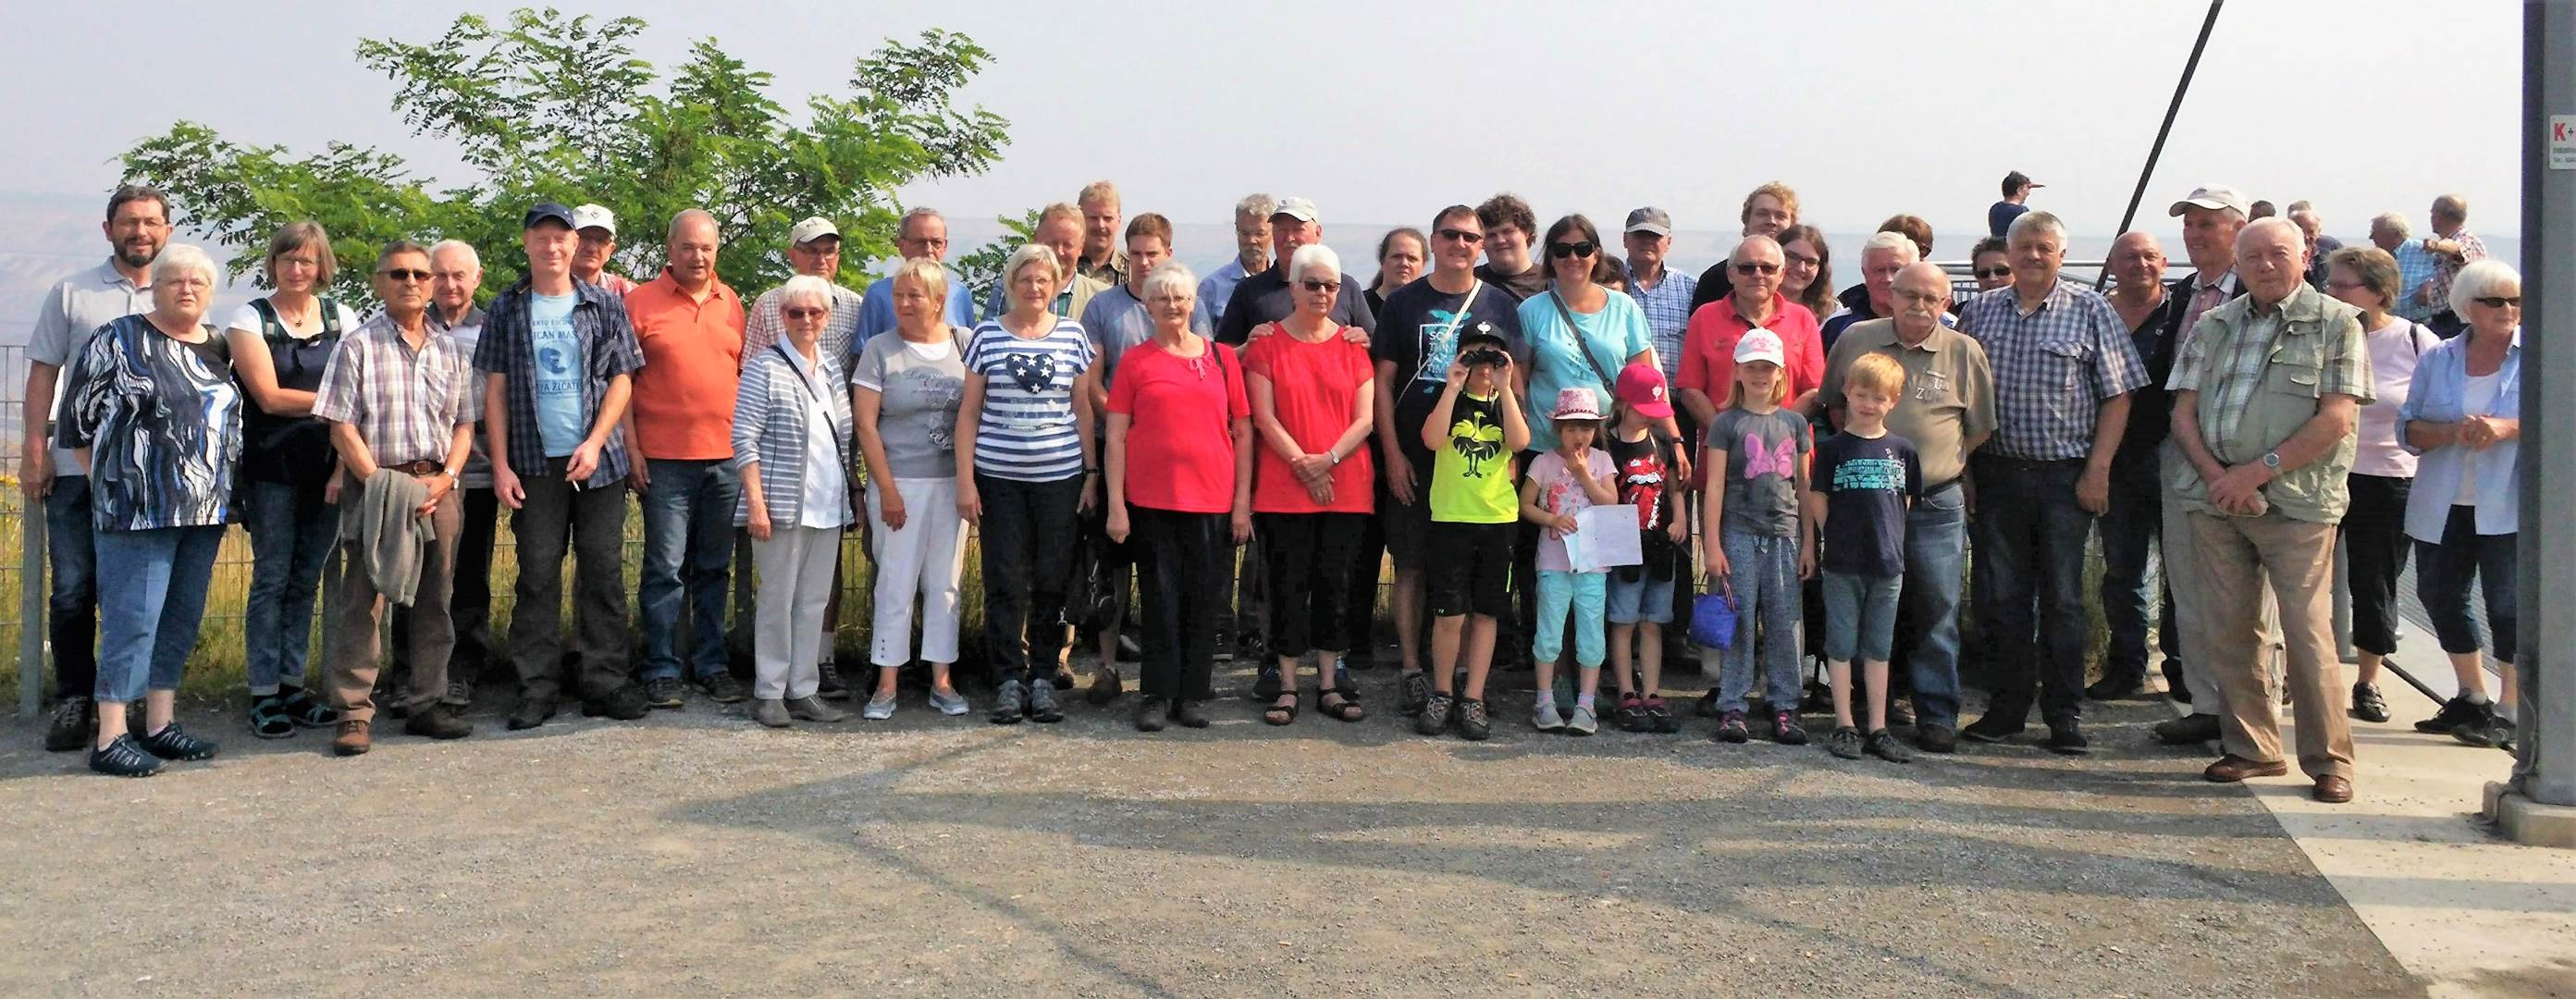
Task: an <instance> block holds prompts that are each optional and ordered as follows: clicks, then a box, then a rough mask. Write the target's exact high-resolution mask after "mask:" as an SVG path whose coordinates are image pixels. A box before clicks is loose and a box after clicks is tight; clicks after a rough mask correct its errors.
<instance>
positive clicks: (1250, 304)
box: [1216, 197, 1377, 346]
mask: <svg viewBox="0 0 2576 999" xmlns="http://www.w3.org/2000/svg"><path fill="white" fill-rule="evenodd" d="M1323 241H1324V224H1323V222H1322V220H1321V218H1320V216H1318V215H1316V214H1315V203H1314V202H1312V201H1308V200H1306V199H1304V198H1296V197H1289V198H1281V199H1279V207H1278V208H1276V209H1274V210H1272V211H1271V213H1270V269H1269V270H1266V271H1262V272H1261V273H1259V274H1255V275H1252V276H1250V277H1247V278H1244V279H1243V280H1242V282H1240V283H1238V284H1236V285H1235V286H1234V292H1233V294H1232V296H1231V298H1230V299H1229V300H1228V301H1227V302H1226V306H1225V310H1224V313H1223V317H1222V318H1220V319H1218V320H1217V321H1216V342H1218V343H1222V344H1227V345H1230V346H1241V345H1242V344H1243V343H1244V341H1246V340H1249V339H1251V338H1252V330H1253V328H1254V327H1257V326H1260V325H1261V324H1263V323H1270V322H1277V321H1279V320H1281V319H1286V318H1288V314H1289V313H1292V312H1295V311H1297V303H1296V300H1295V298H1294V297H1293V296H1292V295H1291V294H1290V293H1289V287H1288V286H1289V281H1288V258H1289V257H1291V256H1294V255H1296V253H1297V248H1298V247H1301V246H1305V245H1307V244H1309V243H1320V242H1323ZM1360 291H1361V285H1360V282H1359V280H1358V279H1357V278H1353V277H1351V276H1350V275H1348V274H1345V275H1342V287H1341V290H1339V291H1337V292H1335V293H1334V295H1333V311H1332V315H1331V318H1332V320H1333V321H1334V322H1336V323H1340V324H1341V325H1343V326H1357V327H1359V328H1360V329H1362V330H1364V331H1368V332H1375V331H1376V330H1377V317H1376V316H1375V315H1372V314H1371V313H1370V312H1369V307H1368V301H1367V300H1366V299H1364V298H1361V297H1360Z"/></svg>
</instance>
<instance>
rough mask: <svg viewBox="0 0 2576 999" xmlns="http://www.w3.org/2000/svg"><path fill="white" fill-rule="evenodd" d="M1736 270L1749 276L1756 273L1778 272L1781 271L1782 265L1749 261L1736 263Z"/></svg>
mask: <svg viewBox="0 0 2576 999" xmlns="http://www.w3.org/2000/svg"><path fill="white" fill-rule="evenodd" d="M1735 272H1736V273H1738V274H1743V275H1746V276H1748V277H1749V276H1751V275H1755V274H1778V273H1780V265H1778V264H1763V263H1753V262H1750V261H1748V262H1745V263H1741V264H1737V265H1735Z"/></svg>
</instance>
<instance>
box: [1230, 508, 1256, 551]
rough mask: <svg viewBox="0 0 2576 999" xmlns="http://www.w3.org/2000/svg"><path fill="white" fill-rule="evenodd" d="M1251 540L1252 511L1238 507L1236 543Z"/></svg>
mask: <svg viewBox="0 0 2576 999" xmlns="http://www.w3.org/2000/svg"><path fill="white" fill-rule="evenodd" d="M1251 540H1252V511H1250V510H1242V509H1238V510H1236V511H1234V543H1235V544H1238V545H1240V544H1244V543H1247V542H1249V541H1251Z"/></svg>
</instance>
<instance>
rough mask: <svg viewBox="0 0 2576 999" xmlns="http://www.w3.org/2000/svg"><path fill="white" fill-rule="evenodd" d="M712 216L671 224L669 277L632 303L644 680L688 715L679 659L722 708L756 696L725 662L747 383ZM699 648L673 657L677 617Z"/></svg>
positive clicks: (657, 699)
mask: <svg viewBox="0 0 2576 999" xmlns="http://www.w3.org/2000/svg"><path fill="white" fill-rule="evenodd" d="M720 238H721V237H720V235H719V234H718V232H717V230H716V217H715V216H714V215H712V214H710V213H708V212H707V211H705V210H704V209H698V208H690V209H685V210H683V211H681V212H680V213H679V214H677V215H674V216H672V217H671V228H670V234H669V237H668V239H667V241H666V244H665V249H666V251H667V252H666V254H665V256H664V259H665V261H666V263H665V264H664V265H663V268H662V273H661V274H660V275H659V276H656V277H655V278H654V279H653V280H651V281H649V282H646V283H645V284H644V285H642V286H641V287H638V288H636V289H635V290H634V291H633V292H630V293H628V294H627V296H626V315H627V317H628V321H630V322H631V323H633V324H634V327H635V344H636V348H637V349H638V350H641V351H642V352H643V354H644V367H643V369H642V370H640V371H637V372H636V373H635V402H634V405H632V406H631V407H629V408H628V409H627V413H626V421H627V422H626V427H627V436H628V438H629V439H631V440H633V441H634V442H635V451H636V454H637V456H638V457H639V458H640V459H642V460H640V461H637V462H636V463H635V470H634V474H633V475H632V476H631V478H630V479H629V482H630V483H631V484H632V485H633V486H634V487H635V492H636V496H637V498H638V499H639V500H640V501H641V502H640V503H639V506H640V508H641V510H642V512H643V515H644V564H643V566H642V571H640V572H639V573H637V577H638V578H637V585H636V593H635V603H636V610H637V614H638V616H639V617H641V618H642V624H643V628H644V663H643V668H642V669H641V670H638V671H637V678H638V679H640V680H642V681H643V683H644V700H645V703H647V704H650V705H652V706H653V707H656V708H676V707H679V706H680V697H681V693H682V691H683V690H684V687H683V685H682V683H681V677H680V673H681V666H682V662H681V660H682V658H683V657H684V656H685V658H686V659H687V664H686V665H687V666H688V673H689V679H690V680H691V681H692V682H694V683H695V684H696V685H697V687H698V690H699V692H701V693H703V694H705V695H706V696H707V698H708V699H710V700H713V701H715V702H716V703H718V704H732V703H735V702H738V701H741V700H743V699H744V698H746V697H748V696H750V694H749V692H748V691H747V690H746V689H745V688H744V687H743V684H742V681H740V680H736V679H734V676H733V672H732V669H731V663H730V662H729V660H728V659H727V657H726V655H725V647H724V638H725V635H724V618H725V582H726V577H727V575H728V574H729V573H730V572H731V570H732V563H733V508H734V501H735V500H736V499H737V498H738V497H739V496H740V494H741V492H742V478H741V476H740V475H738V474H736V473H735V471H734V467H733V410H734V397H735V395H737V394H738V392H739V390H740V388H741V384H742V356H743V350H742V345H743V307H742V296H741V295H738V294H736V293H735V292H734V290H733V288H731V287H729V286H727V285H726V284H725V283H724V280H723V279H722V278H719V277H718V276H717V275H716V249H717V247H718V246H720V245H722V244H721V242H720ZM684 616H685V617H686V618H687V619H688V621H689V640H690V643H691V644H692V645H693V646H694V647H693V648H690V649H686V650H682V649H678V648H675V647H674V646H675V644H676V642H677V639H678V631H679V625H680V620H681V618H682V617H684Z"/></svg>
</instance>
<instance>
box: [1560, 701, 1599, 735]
mask: <svg viewBox="0 0 2576 999" xmlns="http://www.w3.org/2000/svg"><path fill="white" fill-rule="evenodd" d="M1598 731H1601V721H1600V719H1597V718H1594V717H1593V716H1592V709H1591V708H1587V707H1584V706H1583V705H1580V704H1577V705H1575V706H1574V713H1573V714H1571V715H1567V716H1566V717H1565V734H1567V735H1591V734H1592V733H1594V732H1598Z"/></svg>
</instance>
